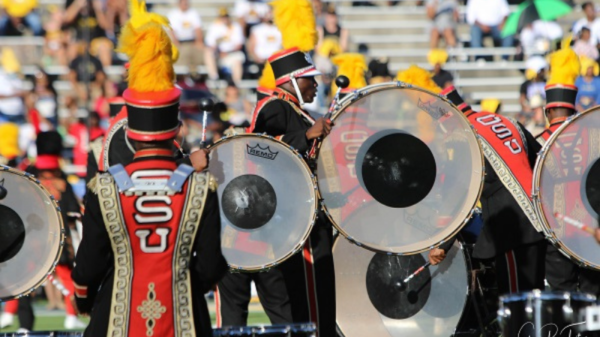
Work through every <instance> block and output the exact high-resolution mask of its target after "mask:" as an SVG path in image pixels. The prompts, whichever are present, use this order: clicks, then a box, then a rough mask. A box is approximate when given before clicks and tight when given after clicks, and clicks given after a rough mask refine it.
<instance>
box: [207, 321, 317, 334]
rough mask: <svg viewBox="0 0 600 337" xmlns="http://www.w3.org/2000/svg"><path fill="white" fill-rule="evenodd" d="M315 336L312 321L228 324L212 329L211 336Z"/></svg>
mask: <svg viewBox="0 0 600 337" xmlns="http://www.w3.org/2000/svg"><path fill="white" fill-rule="evenodd" d="M229 336H238V337H259V336H262V337H292V336H293V337H315V336H317V328H316V326H315V324H314V323H307V324H292V325H267V326H239V327H236V326H228V327H224V328H220V329H214V330H213V337H229Z"/></svg>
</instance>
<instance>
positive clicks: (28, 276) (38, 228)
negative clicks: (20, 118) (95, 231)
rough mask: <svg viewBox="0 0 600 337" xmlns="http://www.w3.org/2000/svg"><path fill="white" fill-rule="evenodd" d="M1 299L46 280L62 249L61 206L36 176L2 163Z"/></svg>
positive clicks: (0, 225)
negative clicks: (4, 192)
mask: <svg viewBox="0 0 600 337" xmlns="http://www.w3.org/2000/svg"><path fill="white" fill-rule="evenodd" d="M0 185H3V186H4V188H5V189H6V191H7V194H6V197H5V198H4V199H1V200H0V300H3V301H6V300H10V299H13V298H15V297H18V296H20V295H24V294H27V293H29V292H31V291H32V290H34V289H35V288H37V287H38V286H39V285H41V284H42V283H43V282H44V281H46V277H47V275H48V274H49V273H50V272H52V270H53V269H54V266H55V263H56V262H58V258H59V256H60V253H61V251H62V245H63V242H64V227H63V222H62V218H61V216H60V211H59V209H58V205H57V204H56V202H55V201H54V199H53V198H52V197H51V196H50V194H49V193H48V192H47V191H46V190H45V189H44V188H43V187H42V186H41V185H40V184H39V182H38V181H37V180H35V178H34V177H33V176H30V175H26V174H25V173H23V172H20V171H17V170H14V169H12V168H9V167H7V166H2V165H0Z"/></svg>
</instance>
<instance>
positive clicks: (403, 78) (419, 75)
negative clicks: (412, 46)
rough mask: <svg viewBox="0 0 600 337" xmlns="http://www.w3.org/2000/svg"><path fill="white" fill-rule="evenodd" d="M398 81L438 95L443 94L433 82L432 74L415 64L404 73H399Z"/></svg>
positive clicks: (397, 75)
mask: <svg viewBox="0 0 600 337" xmlns="http://www.w3.org/2000/svg"><path fill="white" fill-rule="evenodd" d="M396 79H397V80H398V81H400V82H404V83H408V84H412V85H414V86H417V87H420V88H423V89H425V90H429V91H431V92H433V93H436V94H439V93H440V92H442V89H441V88H440V87H438V85H437V84H435V82H434V81H433V79H432V76H431V73H430V72H428V71H427V70H425V69H423V68H420V67H417V66H416V65H414V64H413V65H411V66H410V67H409V68H408V69H406V70H404V71H399V72H398V74H396Z"/></svg>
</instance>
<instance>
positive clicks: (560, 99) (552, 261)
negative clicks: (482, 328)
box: [536, 48, 600, 296]
mask: <svg viewBox="0 0 600 337" xmlns="http://www.w3.org/2000/svg"><path fill="white" fill-rule="evenodd" d="M594 66H595V67H598V65H597V64H596V62H595V61H594V60H591V59H587V58H582V59H581V65H580V60H579V59H578V57H577V54H576V53H575V52H574V51H573V49H571V48H564V49H561V50H559V51H557V52H555V53H553V54H552V55H551V56H550V70H551V72H550V79H549V80H548V82H547V85H546V118H547V119H548V122H549V126H548V127H547V128H546V130H544V131H543V132H542V133H541V134H539V135H538V136H537V137H536V139H537V140H538V142H540V143H541V144H544V143H545V142H546V141H547V140H548V139H549V138H550V136H552V134H553V133H554V132H555V131H556V130H557V129H558V128H559V127H560V126H561V125H562V124H563V123H564V122H565V121H566V120H567V118H569V117H570V116H572V115H574V114H575V113H576V110H575V104H576V98H577V87H576V86H575V85H574V84H575V79H576V78H577V76H578V75H579V72H580V69H581V71H582V72H583V73H585V72H587V70H588V68H589V67H594ZM562 137H569V135H564V136H562ZM580 137H584V136H583V135H580ZM573 144H575V145H573V146H574V147H576V148H577V153H578V154H579V155H581V156H582V158H587V157H588V144H589V142H588V140H587V137H585V138H583V141H582V142H580V143H579V142H577V143H575V142H573ZM564 145H565V146H566V145H567V144H564ZM569 153H573V152H571V151H565V153H564V155H565V156H568V154H569ZM567 159H568V158H567ZM574 162H575V161H574ZM579 163H580V165H581V167H580V168H579V169H580V170H581V172H584V171H585V164H586V160H583V161H580V162H579ZM574 169H575V171H577V170H578V169H577V168H574ZM579 185H580V182H579V181H575V185H574V186H572V187H573V188H574V189H575V190H576V192H575V193H580V186H579ZM573 188H568V187H567V188H566V189H565V192H563V193H569V192H568V191H573ZM577 199H578V198H570V197H569V196H568V194H567V195H566V198H564V201H563V203H564V204H562V205H560V206H558V205H557V204H555V206H557V207H561V208H564V210H565V211H564V213H565V214H571V213H572V212H573V211H574V210H575V208H576V207H577V206H578V205H576V203H577V202H576V201H575V200H577ZM555 202H558V201H555ZM574 203H575V204H574ZM596 233H597V234H596V237H598V233H600V229H596ZM546 280H547V281H548V283H549V284H550V287H551V288H552V290H560V291H581V292H585V293H589V294H592V295H596V296H598V295H600V272H598V271H594V270H591V269H587V268H581V267H579V266H577V265H576V264H575V263H573V261H571V260H570V259H568V258H567V257H565V256H564V255H563V254H562V253H561V252H559V251H558V249H557V248H556V247H555V246H554V245H552V244H551V243H550V242H548V248H547V251H546Z"/></svg>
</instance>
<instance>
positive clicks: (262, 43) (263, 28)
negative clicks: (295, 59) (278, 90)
mask: <svg viewBox="0 0 600 337" xmlns="http://www.w3.org/2000/svg"><path fill="white" fill-rule="evenodd" d="M281 48H282V47H281V32H279V29H277V26H275V25H274V24H273V15H272V13H271V12H268V13H267V14H265V16H264V17H263V22H262V23H261V24H258V25H256V26H254V27H252V30H251V31H250V39H249V40H248V56H249V57H250V59H251V60H252V62H254V63H256V64H258V65H260V66H261V70H262V65H264V64H265V61H266V60H267V59H268V58H269V57H270V56H271V55H273V54H274V53H276V52H277V51H278V50H280V49H281Z"/></svg>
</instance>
